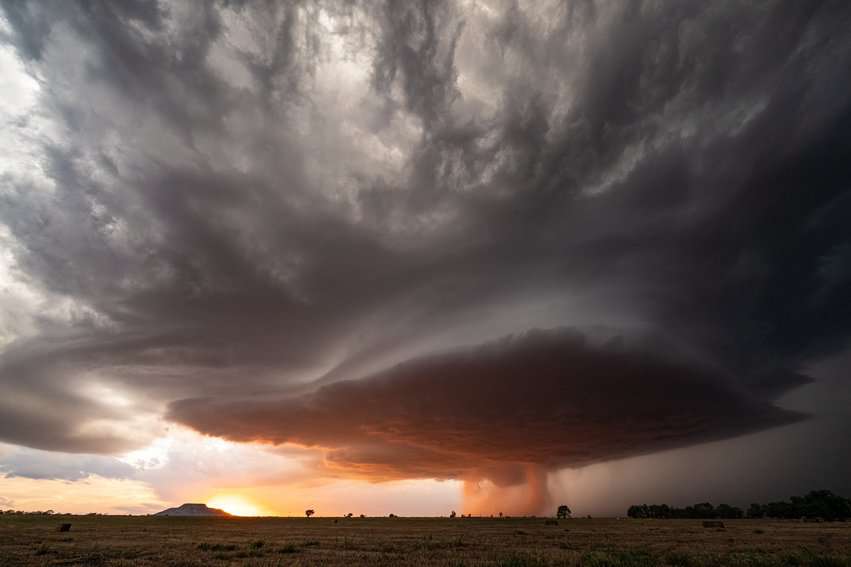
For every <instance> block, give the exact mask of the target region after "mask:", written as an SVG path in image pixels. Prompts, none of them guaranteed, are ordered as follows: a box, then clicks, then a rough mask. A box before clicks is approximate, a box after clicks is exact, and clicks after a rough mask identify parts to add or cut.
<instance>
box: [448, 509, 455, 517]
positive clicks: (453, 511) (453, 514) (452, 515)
mask: <svg viewBox="0 0 851 567" xmlns="http://www.w3.org/2000/svg"><path fill="white" fill-rule="evenodd" d="M455 515H456V514H455V510H452V513H451V514H449V517H450V518H454V517H455Z"/></svg>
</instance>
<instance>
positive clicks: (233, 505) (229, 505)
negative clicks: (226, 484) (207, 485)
mask: <svg viewBox="0 0 851 567" xmlns="http://www.w3.org/2000/svg"><path fill="white" fill-rule="evenodd" d="M207 506H209V507H210V508H219V509H221V510H224V511H225V512H227V513H228V514H233V515H234V516H263V515H264V512H263V510H262V509H261V508H260V507H259V506H257V505H256V504H254V503H253V502H251V501H249V500H246V499H245V498H243V497H242V496H236V495H232V494H225V495H220V496H214V497H213V498H211V499H210V501H209V502H207Z"/></svg>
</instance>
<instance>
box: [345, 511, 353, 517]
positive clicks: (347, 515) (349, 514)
mask: <svg viewBox="0 0 851 567" xmlns="http://www.w3.org/2000/svg"><path fill="white" fill-rule="evenodd" d="M352 516H354V514H352V513H351V512H349V513H348V514H346V517H347V518H351V517H352Z"/></svg>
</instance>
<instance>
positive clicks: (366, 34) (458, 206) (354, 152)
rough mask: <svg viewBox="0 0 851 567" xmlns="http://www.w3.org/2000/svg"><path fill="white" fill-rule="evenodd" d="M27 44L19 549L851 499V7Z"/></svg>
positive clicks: (60, 37)
mask: <svg viewBox="0 0 851 567" xmlns="http://www.w3.org/2000/svg"><path fill="white" fill-rule="evenodd" d="M0 7H2V9H0V92H2V96H0V509H2V508H16V509H22V510H43V509H54V510H57V511H67V512H104V513H133V514H145V513H150V512H155V511H158V510H160V509H162V508H165V507H168V506H172V505H178V504H181V503H183V502H207V503H210V504H211V505H218V506H219V507H222V508H224V509H226V510H230V511H233V512H235V513H240V514H281V515H300V514H302V513H303V511H304V510H305V509H307V508H311V509H314V510H316V513H317V515H320V516H322V515H339V514H345V513H348V512H351V513H354V514H361V513H363V514H367V515H386V514H389V513H395V514H397V515H425V516H428V515H448V514H449V512H450V511H451V510H457V511H458V513H473V514H497V513H499V512H504V513H507V514H542V513H548V512H552V508H554V506H556V505H558V504H560V503H568V504H569V505H570V506H571V508H572V509H573V511H574V513H577V514H581V515H585V514H592V515H609V516H617V515H623V514H624V513H625V510H626V508H627V507H628V506H629V505H630V504H635V503H641V502H666V503H669V504H674V505H686V504H691V503H694V502H701V501H707V500H709V501H712V502H715V503H720V502H728V503H732V504H736V505H740V506H741V505H747V504H748V503H749V502H753V501H767V500H774V499H785V498H787V497H789V496H790V495H793V494H801V493H804V492H807V491H809V490H812V489H830V490H834V491H836V492H838V493H840V494H844V495H846V496H851V456H849V455H848V454H847V450H846V445H847V440H848V438H849V436H851V409H849V408H851V388H849V380H851V377H850V376H849V373H851V222H848V219H849V218H851V181H849V180H851V35H849V34H848V33H847V30H848V29H849V27H851V4H849V3H847V2H842V1H810V2H792V1H771V0H763V1H753V2H748V1H729V2H727V1H724V2H703V3H699V2H656V1H644V2H642V1H636V2H621V1H607V2H606V1H599V2H597V1H591V0H576V1H569V2H548V1H534V2H521V1H519V0H518V1H516V2H511V1H505V2H503V1H489V0H457V1H446V2H441V1H428V2H391V1H388V2H372V1H370V2H359V1H355V0H353V1H351V2H345V3H344V2H337V1H327V2H325V1H317V2H297V1H294V2H288V3H285V2H272V1H267V2H262V1H257V2H249V1H219V2H204V3H188V2H180V1H166V0H162V1H159V2H156V1H146V2H138V1H132V0H127V1H123V2H96V1H91V2H82V1H80V2H72V1H68V2H60V1H52V2H51V1H48V2H23V1H16V0H3V1H2V2H0Z"/></svg>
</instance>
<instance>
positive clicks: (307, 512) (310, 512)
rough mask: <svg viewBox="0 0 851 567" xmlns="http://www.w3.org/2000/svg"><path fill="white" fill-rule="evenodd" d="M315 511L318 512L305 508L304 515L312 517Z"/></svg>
mask: <svg viewBox="0 0 851 567" xmlns="http://www.w3.org/2000/svg"><path fill="white" fill-rule="evenodd" d="M315 513H316V512H314V511H313V510H305V511H304V515H305V516H307V517H308V518H309V517H311V516H312V515H314V514H315Z"/></svg>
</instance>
